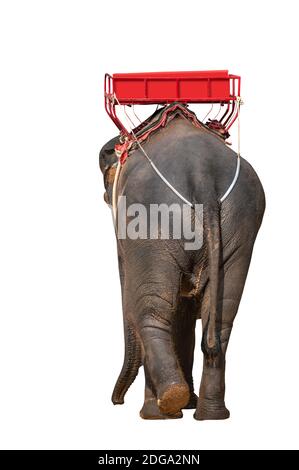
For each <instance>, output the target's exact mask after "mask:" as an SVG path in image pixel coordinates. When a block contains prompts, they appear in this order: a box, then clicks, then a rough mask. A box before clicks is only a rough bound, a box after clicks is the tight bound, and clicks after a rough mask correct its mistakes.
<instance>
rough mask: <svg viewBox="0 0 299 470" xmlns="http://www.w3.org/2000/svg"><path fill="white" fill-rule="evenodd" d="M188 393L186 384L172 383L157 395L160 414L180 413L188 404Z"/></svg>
mask: <svg viewBox="0 0 299 470" xmlns="http://www.w3.org/2000/svg"><path fill="white" fill-rule="evenodd" d="M189 398H190V392H189V387H188V385H187V384H186V383H174V384H171V385H168V387H167V388H166V389H164V391H163V392H162V393H161V394H159V398H158V400H157V403H158V407H159V409H160V411H161V413H164V414H175V413H177V412H179V411H181V409H182V408H184V407H185V406H186V405H187V403H188V402H189Z"/></svg>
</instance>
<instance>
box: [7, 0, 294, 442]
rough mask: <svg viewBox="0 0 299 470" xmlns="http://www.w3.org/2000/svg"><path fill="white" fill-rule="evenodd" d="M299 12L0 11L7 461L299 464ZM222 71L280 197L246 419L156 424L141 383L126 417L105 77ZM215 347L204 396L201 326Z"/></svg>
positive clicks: (250, 299)
mask: <svg viewBox="0 0 299 470" xmlns="http://www.w3.org/2000/svg"><path fill="white" fill-rule="evenodd" d="M296 4H297V2H295V1H286V0H285V1H284V2H277V1H273V0H272V1H263V2H262V1H259V2H253V1H251V2H240V1H233V0H226V1H222V0H221V1H217V0H213V1H201V0H197V1H188V0H186V1H184V2H179V1H174V0H173V1H169V0H167V1H155V0H151V1H150V2H141V1H127V2H125V1H113V2H112V1H110V2H109V1H102V0H98V1H92V0H84V1H75V0H72V1H67V0H59V1H55V0H51V1H32V0H27V1H26V2H23V1H14V0H9V1H8V0H7V1H1V8H0V47H1V61H0V68H1V70H0V116H1V117H0V131H1V137H0V146H1V174H0V178H1V181H0V191H1V198H0V201H1V219H0V223H1V232H0V235H1V244H0V250H1V259H0V263H1V264H0V269H1V279H0V286H1V295H0V301H1V325H0V381H1V388H0V446H1V448H10V449H11V448H18V449H91V448H98V449H114V448H118V449H160V448H161V449H163V448H166V449H238V448H249V449H260V448H262V449H263V448H268V449H275V448H298V419H299V408H298V396H299V380H298V349H299V345H298V329H299V319H298V314H299V312H298V261H299V260H298V187H299V184H298V169H299V166H298V158H299V155H298V151H297V149H298V109H299V107H298V105H299V102H298V55H297V44H298V17H297V14H296ZM223 68H229V70H230V71H231V72H232V73H236V74H240V75H241V76H242V79H243V82H242V96H243V99H244V101H245V106H244V107H243V108H242V123H241V131H242V144H241V148H242V155H243V156H244V157H246V158H247V159H248V160H249V161H250V162H251V163H252V165H253V166H254V167H255V169H256V170H257V172H258V174H259V176H260V178H261V180H262V182H263V185H264V188H265V192H266V196H267V211H266V215H265V218H264V222H263V225H262V228H261V231H260V233H259V236H258V240H257V243H256V246H255V250H254V256H253V261H252V264H251V268H250V273H249V276H248V280H247V284H246V288H245V291H244V295H243V299H242V303H241V307H240V311H239V314H238V317H237V320H236V322H235V327H234V331H233V334H232V338H231V342H230V346H229V351H228V358H227V359H228V361H227V394H226V402H227V405H228V407H229V408H230V410H231V418H230V419H229V420H227V421H222V422H221V421H220V422H197V421H195V420H194V419H193V418H192V414H193V412H192V411H186V412H184V418H183V419H182V420H176V421H164V422H163V421H157V422H156V421H143V420H141V418H139V415H138V412H139V410H140V408H141V406H142V401H143V385H144V379H143V373H142V371H141V372H140V374H139V376H138V378H137V380H136V382H135V383H134V384H133V386H132V387H131V389H130V390H129V392H128V394H127V396H126V403H125V405H124V406H116V407H114V406H113V405H112V403H111V401H110V396H111V392H112V389H113V386H114V382H115V380H116V378H117V375H118V373H119V371H120V367H121V364H122V356H123V336H122V312H121V304H120V288H119V281H118V271H117V260H116V246H115V240H114V233H113V227H112V222H111V216H110V211H109V209H108V207H107V206H106V204H105V203H104V202H103V198H102V195H103V184H102V177H101V175H100V172H99V170H98V151H99V149H100V148H101V146H102V145H103V144H104V143H105V142H106V141H107V140H108V139H110V138H111V137H113V136H114V135H116V128H115V126H114V125H113V123H112V122H111V121H110V120H109V118H108V116H107V115H106V114H105V112H104V107H103V75H104V73H105V72H110V73H113V72H125V71H132V72H133V71H155V70H157V71H159V70H200V69H203V70H204V69H223ZM234 143H235V144H236V139H234ZM198 338H199V339H198V347H197V354H196V356H197V359H196V364H195V369H194V376H195V382H196V387H198V385H199V379H200V373H201V360H202V358H201V352H200V350H199V343H200V324H199V325H198Z"/></svg>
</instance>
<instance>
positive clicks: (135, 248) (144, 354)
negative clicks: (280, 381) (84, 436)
mask: <svg viewBox="0 0 299 470" xmlns="http://www.w3.org/2000/svg"><path fill="white" fill-rule="evenodd" d="M117 140H118V139H117V138H115V139H112V140H111V141H110V142H108V143H107V144H106V145H105V146H104V147H103V148H102V150H101V152H100V167H101V170H102V172H103V173H104V182H105V188H106V194H105V200H106V202H110V203H111V197H112V182H113V176H114V171H115V169H113V168H112V167H111V166H112V165H113V163H115V162H116V160H117V159H116V156H115V154H114V152H113V147H114V144H115V143H116V142H117ZM144 148H145V149H146V151H147V152H148V154H149V155H150V157H151V158H152V160H153V161H154V162H155V164H156V165H157V166H158V168H159V169H160V171H161V172H162V173H163V174H164V175H166V176H167V178H168V180H169V181H170V182H171V183H172V184H173V185H174V187H175V188H176V189H177V190H178V191H179V192H180V193H181V194H182V195H184V196H185V197H186V198H187V199H188V200H190V201H191V202H192V203H202V204H203V208H204V244H203V247H202V248H201V249H200V250H196V251H186V250H185V249H184V240H150V239H147V240H130V239H126V240H119V241H118V259H119V271H120V280H121V286H122V302H123V315H124V331H125V348H126V350H125V358H124V364H123V368H122V370H121V373H120V376H119V378H118V380H117V383H116V385H115V389H114V392H113V396H112V401H113V403H114V404H121V403H123V402H124V395H125V393H126V391H127V390H128V388H129V386H130V385H131V383H132V382H133V380H134V379H135V377H136V375H137V373H138V368H139V366H140V365H142V364H143V366H144V370H145V377H146V384H145V400H144V405H143V407H142V410H141V412H140V414H141V416H142V417H143V418H147V419H165V418H178V417H181V416H182V412H181V410H182V409H183V408H196V411H195V414H194V417H195V418H196V419H199V420H203V419H225V418H227V417H228V416H229V411H228V410H227V408H226V407H225V403H224V391H225V380H224V374H225V353H226V349H227V345H228V341H229V337H230V333H231V329H232V326H233V321H234V318H235V316H236V313H237V311H238V307H239V302H240V299H241V296H242V292H243V288H244V284H245V280H246V276H247V271H248V268H249V264H250V259H251V254H252V249H253V245H254V241H255V238H256V235H257V233H258V230H259V227H260V224H261V222H262V218H263V213H264V208H265V199H264V192H263V188H262V186H261V183H260V181H259V179H258V177H257V175H256V173H255V172H254V170H253V169H252V167H251V166H250V164H249V163H248V162H247V161H246V160H244V159H242V160H241V170H240V175H239V179H238V181H237V184H236V186H235V188H234V189H233V191H232V193H231V194H230V195H229V197H228V198H227V199H226V200H225V201H224V202H223V203H222V204H219V202H218V201H219V199H220V197H221V196H222V195H223V194H224V193H225V192H226V190H227V188H228V187H229V185H230V184H231V182H232V179H233V177H234V174H235V169H236V153H235V152H233V151H232V150H231V149H230V148H229V147H227V146H226V145H225V144H224V143H223V142H222V141H221V140H220V139H218V138H217V137H215V135H213V134H211V133H209V132H206V131H203V130H201V129H198V128H196V127H194V126H193V125H192V124H191V123H190V122H188V121H186V120H185V119H183V118H181V117H177V118H175V119H174V120H173V121H171V122H170V123H169V124H168V125H167V127H166V128H164V129H162V130H160V131H159V132H157V133H156V134H154V135H152V136H151V138H150V139H149V141H148V142H147V143H145V144H144ZM118 194H119V195H125V196H126V198H127V204H128V205H129V204H131V203H136V202H140V203H143V204H144V205H145V206H148V205H149V204H150V203H157V204H160V203H166V204H169V205H170V204H172V203H177V204H182V201H181V200H180V199H179V198H178V197H177V196H176V195H175V194H174V193H173V192H172V191H171V190H170V189H169V188H168V187H167V186H166V185H165V183H163V182H162V181H161V179H160V178H159V177H158V176H157V175H156V174H155V172H154V171H153V169H152V168H151V166H150V164H149V163H148V161H147V160H146V159H145V157H144V155H143V154H142V153H141V152H140V151H139V150H138V151H135V152H133V153H132V154H131V155H130V156H129V158H128V160H127V162H126V163H125V165H124V166H123V168H122V171H121V174H120V178H119V183H118ZM198 318H201V320H202V325H203V338H202V350H203V353H204V355H203V373H202V379H201V385H200V390H199V397H198V398H197V396H196V395H195V393H194V390H193V379H192V366H193V354H194V342H195V323H196V319H198Z"/></svg>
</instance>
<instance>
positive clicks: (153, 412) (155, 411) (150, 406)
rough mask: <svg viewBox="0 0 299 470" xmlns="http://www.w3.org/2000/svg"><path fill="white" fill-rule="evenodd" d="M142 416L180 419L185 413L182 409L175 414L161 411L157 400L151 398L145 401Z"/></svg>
mask: <svg viewBox="0 0 299 470" xmlns="http://www.w3.org/2000/svg"><path fill="white" fill-rule="evenodd" d="M140 416H141V418H143V419H178V418H182V417H183V413H182V412H181V411H178V412H177V413H173V414H166V413H161V411H160V409H159V407H158V404H157V400H156V399H155V398H150V399H148V400H146V401H145V402H144V404H143V407H142V409H141V411H140Z"/></svg>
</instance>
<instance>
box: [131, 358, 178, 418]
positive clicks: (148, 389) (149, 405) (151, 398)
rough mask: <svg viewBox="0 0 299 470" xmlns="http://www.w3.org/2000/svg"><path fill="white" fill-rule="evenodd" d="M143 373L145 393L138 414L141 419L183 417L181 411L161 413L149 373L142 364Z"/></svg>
mask: <svg viewBox="0 0 299 470" xmlns="http://www.w3.org/2000/svg"><path fill="white" fill-rule="evenodd" d="M144 375H145V393H144V403H143V406H142V408H141V410H140V416H141V418H143V419H178V418H182V417H183V413H182V412H181V411H177V412H176V413H173V414H171V413H170V414H167V413H162V412H161V410H160V408H159V406H158V403H157V397H156V394H155V392H154V387H153V384H152V383H151V380H150V377H149V374H148V373H147V370H146V366H144Z"/></svg>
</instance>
